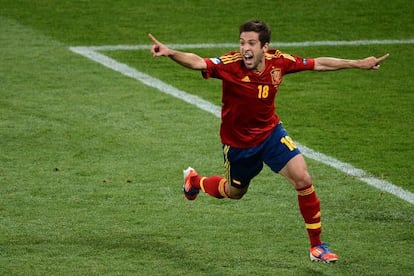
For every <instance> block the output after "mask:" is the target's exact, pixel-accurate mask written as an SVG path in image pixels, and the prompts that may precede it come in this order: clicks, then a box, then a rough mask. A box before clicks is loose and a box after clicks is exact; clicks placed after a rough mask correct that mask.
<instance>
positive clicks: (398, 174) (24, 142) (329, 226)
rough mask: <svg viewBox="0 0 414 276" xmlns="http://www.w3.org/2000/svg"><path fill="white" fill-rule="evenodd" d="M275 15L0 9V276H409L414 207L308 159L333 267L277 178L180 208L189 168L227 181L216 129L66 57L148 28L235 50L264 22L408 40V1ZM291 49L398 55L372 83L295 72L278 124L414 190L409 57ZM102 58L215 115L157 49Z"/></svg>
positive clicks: (201, 6)
mask: <svg viewBox="0 0 414 276" xmlns="http://www.w3.org/2000/svg"><path fill="white" fill-rule="evenodd" d="M141 2H142V3H141ZM277 2H278V3H275V1H263V2H261V4H263V5H265V6H266V7H269V8H263V7H262V6H256V5H253V4H251V3H250V2H247V1H242V2H238V3H237V4H236V3H232V2H230V1H209V2H208V3H207V2H201V3H199V1H181V2H180V4H178V3H177V4H174V5H173V6H171V1H157V3H156V4H155V3H147V2H143V1H127V0H124V1H116V2H114V1H94V2H90V1H63V2H62V1H4V0H1V1H0V6H1V7H2V8H1V10H0V50H1V51H0V55H1V59H0V95H1V97H0V118H1V119H0V162H1V163H0V195H1V196H0V274H2V275H47V274H54V275H89V274H96V275H102V274H110V275H112V274H119V275H128V274H131V275H137V274H138V275H183V274H190V275H204V274H205V275H285V274H286V275H313V274H314V275H316V274H322V275H350V274H351V275H379V274H382V275H410V274H413V271H414V265H413V263H412V259H413V257H414V255H413V248H414V240H413V233H414V220H413V218H414V209H413V206H412V205H411V204H410V203H407V202H405V201H403V200H401V199H399V198H396V197H395V196H393V195H390V194H387V193H383V192H380V191H379V190H376V189H374V188H372V187H369V186H367V185H366V184H364V183H362V182H359V181H357V180H355V179H354V178H352V177H349V176H347V175H345V174H343V173H340V172H338V171H336V170H334V169H332V168H329V167H327V166H324V165H322V164H320V163H318V162H314V161H312V160H308V163H309V164H308V165H309V170H310V171H311V174H312V176H313V178H314V180H315V185H316V188H317V192H318V194H319V196H320V197H321V200H322V210H323V225H324V230H325V232H324V234H323V238H324V239H325V240H327V241H329V242H330V243H331V245H332V248H333V249H334V250H335V251H337V252H338V253H339V255H340V256H341V260H340V261H339V262H338V263H336V264H335V265H322V264H314V263H310V262H309V260H308V256H307V248H308V241H307V238H306V233H305V230H304V227H303V223H302V221H301V218H300V215H299V212H298V210H297V206H296V204H297V203H296V195H295V192H294V191H293V189H292V188H291V187H290V186H289V185H288V184H287V182H286V181H285V180H283V179H282V178H281V177H280V176H277V175H276V176H275V175H274V174H273V173H271V172H270V170H268V169H265V170H264V171H263V172H262V174H260V175H259V176H258V177H257V178H256V179H254V181H253V184H252V186H251V188H250V190H249V193H248V194H247V195H246V196H245V197H244V198H243V199H242V200H241V201H230V200H215V199H213V198H209V197H207V196H205V195H201V196H200V198H199V199H198V200H196V201H195V202H188V201H185V200H184V199H183V196H182V194H181V190H180V189H181V184H180V183H181V181H182V176H181V170H182V169H183V168H185V167H186V166H188V165H192V166H194V167H195V168H197V169H198V170H199V171H200V172H201V173H203V174H215V173H220V172H222V161H221V160H222V156H221V152H220V140H219V136H218V127H219V120H218V119H217V118H216V117H214V116H213V115H210V114H208V113H206V112H204V111H201V110H199V109H197V108H196V107H194V106H191V105H189V104H186V103H184V102H181V101H179V100H177V99H174V98H171V97H169V96H167V95H164V94H162V93H159V92H158V91H156V90H155V89H152V88H149V87H146V86H145V85H143V84H141V83H139V82H137V81H136V80H133V79H129V78H127V77H125V76H123V75H121V74H119V73H116V72H114V71H112V70H110V69H107V68H104V67H102V66H101V65H99V64H97V63H94V62H91V61H89V60H87V59H85V58H83V57H81V56H78V55H76V54H74V53H72V52H70V51H69V50H68V47H69V46H73V45H107V44H111V45H112V44H148V43H149V41H148V39H147V37H146V33H147V32H148V31H151V32H152V33H154V34H155V35H156V36H157V37H158V38H159V39H160V40H162V41H164V42H167V43H190V42H191V43H200V42H213V43H214V42H236V41H237V26H238V24H239V23H240V22H242V21H244V20H246V19H249V18H252V17H260V18H264V19H265V20H267V21H269V22H270V23H271V25H272V27H273V30H274V40H275V41H304V40H352V39H412V38H413V37H414V34H413V33H412V30H411V29H410V28H409V26H412V23H413V18H412V16H411V14H413V13H412V11H413V7H414V5H413V4H410V3H407V2H406V1H392V3H390V2H386V1H330V2H329V3H325V2H323V1H306V3H305V2H293V1H277ZM195 3H197V4H195ZM230 3H232V5H231V4H230ZM235 5H236V6H235ZM333 7H335V8H333ZM356 7H358V8H356ZM327 11H329V12H327ZM194 14H202V15H203V16H202V17H200V18H194V16H193V15H194ZM190 15H191V16H190ZM292 17H293V19H292ZM397 19H398V20H397ZM279 22H280V23H279ZM327 22H328V23H327ZM226 50H228V49H208V50H207V49H198V50H194V51H196V52H197V53H199V54H201V55H203V56H215V55H218V54H221V53H223V51H226ZM283 50H285V51H289V52H291V53H296V54H300V55H303V56H320V55H330V56H342V57H349V58H357V57H361V56H365V55H381V54H383V53H385V52H390V53H391V57H390V58H389V60H387V61H386V62H385V63H384V64H383V66H382V68H381V70H380V71H376V72H366V71H342V72H331V73H324V74H323V73H313V72H306V73H301V74H297V75H291V76H287V77H286V79H285V80H284V84H283V86H282V88H281V90H280V94H279V96H278V100H277V101H278V102H277V103H278V108H279V109H278V110H279V113H280V115H281V116H282V119H283V121H284V123H285V126H286V127H287V129H288V131H289V132H290V134H291V135H292V136H294V137H295V138H296V139H297V140H299V141H300V142H301V143H303V144H305V145H307V146H309V147H311V148H313V149H315V150H318V151H321V152H323V153H326V154H328V155H330V156H334V157H335V158H338V159H340V160H342V161H345V162H348V163H351V164H353V165H355V166H356V167H358V168H361V169H364V170H366V171H368V172H370V173H371V174H373V175H374V176H376V177H378V178H381V179H385V180H387V181H390V182H392V183H394V184H396V185H398V186H400V187H403V188H404V189H406V190H408V191H411V192H414V182H413V181H412V179H411V173H412V171H413V169H414V168H413V162H412V161H413V160H414V152H413V144H412V141H413V139H412V138H413V133H414V129H413V124H412V120H413V118H414V116H413V109H412V107H413V103H414V95H413V93H412V87H413V85H414V83H413V80H412V75H413V69H412V67H411V66H410V62H409V61H410V60H412V57H413V51H412V50H413V46H412V44H408V45H384V46H358V47H311V48H296V49H283ZM105 54H107V55H109V56H111V57H113V58H115V59H117V60H119V61H121V62H125V63H127V64H129V65H130V66H133V67H135V68H137V69H138V70H140V71H143V72H145V73H148V74H150V75H152V76H154V77H156V78H159V79H161V80H163V81H165V82H167V83H169V84H171V85H173V86H175V87H177V88H180V89H183V90H185V91H188V92H191V93H193V94H197V95H199V96H201V97H203V98H205V99H207V100H209V101H211V102H213V103H215V104H220V83H219V82H218V81H214V80H209V81H204V80H202V79H201V77H200V75H199V73H198V72H192V71H187V70H185V69H182V68H180V67H179V66H178V65H175V64H173V63H172V62H171V61H169V60H168V59H154V58H152V57H151V56H150V54H149V53H148V51H117V52H106V53H105Z"/></svg>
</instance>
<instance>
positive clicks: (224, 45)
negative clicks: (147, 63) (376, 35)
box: [88, 39, 414, 51]
mask: <svg viewBox="0 0 414 276" xmlns="http://www.w3.org/2000/svg"><path fill="white" fill-rule="evenodd" d="M387 44H414V39H389V40H353V41H346V40H342V41H331V40H325V41H303V42H272V45H275V47H278V48H281V47H311V46H364V45H387ZM167 46H168V47H170V48H173V49H207V48H238V47H239V44H237V43H216V44H210V43H200V44H168V45H167ZM88 48H89V49H90V50H93V51H119V50H148V49H150V48H151V45H144V44H143V45H104V46H89V47H88Z"/></svg>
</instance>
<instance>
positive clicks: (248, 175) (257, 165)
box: [223, 123, 300, 188]
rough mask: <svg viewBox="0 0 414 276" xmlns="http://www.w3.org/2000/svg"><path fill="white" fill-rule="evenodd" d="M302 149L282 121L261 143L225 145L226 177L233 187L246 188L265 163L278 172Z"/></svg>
mask: <svg viewBox="0 0 414 276" xmlns="http://www.w3.org/2000/svg"><path fill="white" fill-rule="evenodd" d="M297 154H300V151H299V149H298V147H297V145H296V144H295V142H294V141H293V140H292V139H291V138H290V137H289V135H288V133H287V132H286V130H285V129H284V128H283V126H282V124H281V123H280V124H279V125H277V127H276V128H275V130H274V131H273V133H272V134H271V135H270V136H269V137H268V138H267V139H266V140H265V141H263V142H262V143H261V144H260V145H258V146H256V147H253V148H247V149H237V148H232V147H230V146H228V145H223V155H224V171H225V177H226V179H227V181H229V183H231V185H232V186H233V187H236V188H244V187H246V186H248V185H249V184H250V181H251V180H252V179H253V177H255V176H256V175H258V174H259V173H260V171H261V170H262V169H263V164H266V165H267V166H269V167H270V168H271V169H272V171H274V172H276V173H278V172H279V171H280V170H281V169H282V168H283V167H284V166H285V165H286V164H287V162H288V161H289V160H290V159H292V158H293V157H294V156H296V155H297Z"/></svg>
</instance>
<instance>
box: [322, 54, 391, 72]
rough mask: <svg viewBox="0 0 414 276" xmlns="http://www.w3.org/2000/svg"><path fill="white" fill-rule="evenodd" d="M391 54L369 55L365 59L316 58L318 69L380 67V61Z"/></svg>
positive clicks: (368, 68)
mask: <svg viewBox="0 0 414 276" xmlns="http://www.w3.org/2000/svg"><path fill="white" fill-rule="evenodd" d="M389 55H390V54H386V55H383V56H382V57H379V58H376V57H367V58H364V59H357V60H352V59H340V58H331V57H319V58H315V68H314V70H316V71H332V70H339V69H347V68H358V69H367V70H370V69H373V70H376V69H379V68H380V63H381V62H382V61H384V60H385V59H387V58H388V56H389Z"/></svg>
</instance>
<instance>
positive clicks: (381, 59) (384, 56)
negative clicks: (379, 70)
mask: <svg viewBox="0 0 414 276" xmlns="http://www.w3.org/2000/svg"><path fill="white" fill-rule="evenodd" d="M389 56H390V54H385V55H383V56H382V57H380V58H378V63H380V62H381V61H384V60H386V59H387V58H388V57H389Z"/></svg>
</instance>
